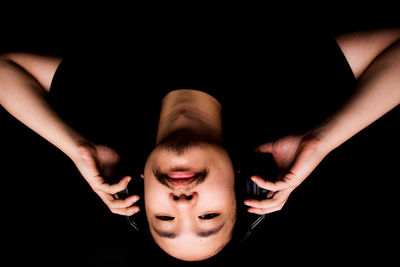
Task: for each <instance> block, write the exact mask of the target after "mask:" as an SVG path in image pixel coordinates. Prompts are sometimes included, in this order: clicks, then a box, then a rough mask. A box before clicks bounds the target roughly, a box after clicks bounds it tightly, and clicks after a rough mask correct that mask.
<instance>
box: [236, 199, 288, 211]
mask: <svg viewBox="0 0 400 267" xmlns="http://www.w3.org/2000/svg"><path fill="white" fill-rule="evenodd" d="M282 201H283V200H281V199H278V198H275V199H274V198H271V199H263V200H257V199H246V200H245V201H244V204H245V205H247V206H250V207H252V208H258V209H266V208H271V207H275V206H278V205H279V204H280V203H281V202H282Z"/></svg>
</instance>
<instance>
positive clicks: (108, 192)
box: [72, 143, 139, 216]
mask: <svg viewBox="0 0 400 267" xmlns="http://www.w3.org/2000/svg"><path fill="white" fill-rule="evenodd" d="M72 161H73V162H74V163H75V165H76V167H77V168H78V170H79V172H80V173H81V174H82V176H83V177H84V178H85V179H86V181H87V182H88V183H89V185H90V186H91V188H92V189H93V191H94V192H96V194H97V195H98V196H99V197H100V198H101V199H102V200H103V202H104V203H105V204H106V205H107V207H108V208H109V209H110V210H111V212H113V213H115V214H120V215H125V216H131V215H134V214H135V213H137V212H139V207H138V206H133V204H134V203H135V202H136V201H138V200H139V196H138V195H133V196H129V197H127V198H125V199H119V198H118V196H117V193H118V192H120V191H122V190H124V189H126V187H127V186H128V183H129V181H130V180H131V179H132V177H130V176H125V177H123V178H122V179H121V180H120V181H119V182H118V183H115V184H109V183H108V182H107V180H106V177H111V176H113V175H114V172H115V168H116V166H117V165H118V163H119V161H120V158H119V155H118V153H117V152H116V151H115V150H114V149H112V148H110V147H108V146H105V145H98V144H91V143H88V144H86V143H85V144H82V145H80V146H79V147H78V149H77V153H76V155H75V156H74V158H72Z"/></svg>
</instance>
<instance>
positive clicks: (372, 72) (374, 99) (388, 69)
mask: <svg viewBox="0 0 400 267" xmlns="http://www.w3.org/2000/svg"><path fill="white" fill-rule="evenodd" d="M399 103H400V41H397V42H396V43H394V44H393V45H392V46H391V47H389V48H388V49H386V50H385V51H384V52H383V53H382V54H381V55H380V56H378V57H377V58H376V59H375V61H373V62H372V63H371V65H370V66H369V67H368V69H367V70H366V71H365V72H364V73H363V74H362V75H361V76H360V78H359V79H358V82H357V87H356V90H355V92H354V94H353V95H352V96H351V97H350V99H349V100H348V101H347V102H346V103H345V104H344V105H343V106H342V107H341V108H340V109H339V110H338V111H337V112H336V113H334V114H333V115H332V116H331V117H329V118H328V119H327V120H326V121H325V122H324V123H322V124H321V125H319V126H318V127H316V129H314V130H313V132H314V133H316V134H317V136H319V138H320V139H321V140H322V141H323V142H322V143H324V145H325V147H326V149H327V150H329V151H331V150H333V149H335V148H336V147H338V146H340V145H341V144H342V143H344V142H345V141H347V140H348V139H350V138H351V137H352V136H353V135H355V134H356V133H358V132H359V131H361V130H362V129H364V128H365V127H367V126H368V125H370V124H371V123H372V122H374V121H375V120H377V119H379V118H380V117H381V116H383V115H384V114H385V113H387V112H388V111H390V110H391V109H393V108H394V107H396V106H397V105H398V104H399Z"/></svg>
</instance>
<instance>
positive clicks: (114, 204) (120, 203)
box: [97, 192, 140, 210]
mask: <svg viewBox="0 0 400 267" xmlns="http://www.w3.org/2000/svg"><path fill="white" fill-rule="evenodd" d="M97 194H98V195H99V196H100V198H101V199H102V200H103V202H104V203H105V204H106V205H107V207H108V208H109V209H110V210H112V209H124V208H128V207H131V206H132V205H133V204H134V203H135V202H137V201H138V200H139V199H140V197H139V196H138V195H133V196H129V197H127V198H125V199H115V198H114V197H113V195H110V194H107V193H104V192H98V193H97Z"/></svg>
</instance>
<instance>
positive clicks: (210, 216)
mask: <svg viewBox="0 0 400 267" xmlns="http://www.w3.org/2000/svg"><path fill="white" fill-rule="evenodd" d="M217 216H219V213H208V214H205V215H201V216H199V219H202V220H211V219H213V218H215V217H217Z"/></svg>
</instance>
